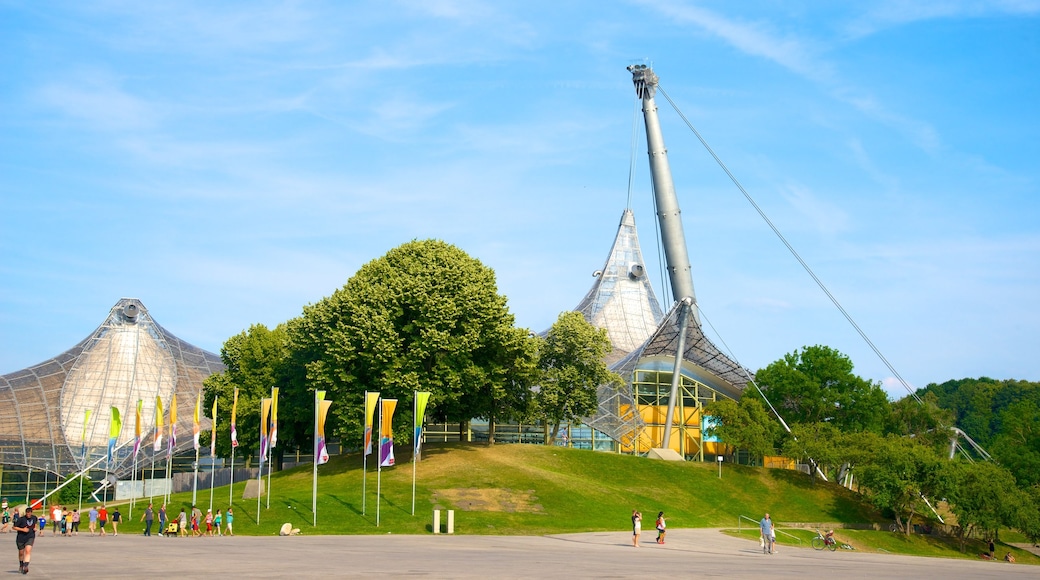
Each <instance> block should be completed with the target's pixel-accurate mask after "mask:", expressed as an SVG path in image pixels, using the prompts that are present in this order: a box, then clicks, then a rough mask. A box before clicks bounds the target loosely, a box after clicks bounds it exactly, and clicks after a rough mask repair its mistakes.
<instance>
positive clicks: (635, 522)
mask: <svg viewBox="0 0 1040 580" xmlns="http://www.w3.org/2000/svg"><path fill="white" fill-rule="evenodd" d="M642 527H643V514H641V513H639V510H632V545H633V546H635V547H636V548H638V547H639V534H640V532H642Z"/></svg>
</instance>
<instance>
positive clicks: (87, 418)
mask: <svg viewBox="0 0 1040 580" xmlns="http://www.w3.org/2000/svg"><path fill="white" fill-rule="evenodd" d="M90 411H91V410H90V409H86V411H85V412H84V413H83V437H81V438H80V440H79V446H80V450H79V451H80V455H82V456H83V457H84V458H86V456H87V423H90Z"/></svg>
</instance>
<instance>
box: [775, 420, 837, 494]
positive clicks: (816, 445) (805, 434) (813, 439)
mask: <svg viewBox="0 0 1040 580" xmlns="http://www.w3.org/2000/svg"><path fill="white" fill-rule="evenodd" d="M843 447H844V444H843V442H842V433H841V431H839V430H838V429H837V428H835V427H834V425H831V424H830V423H795V424H793V425H791V432H790V433H789V434H788V435H787V436H786V439H785V441H784V444H783V451H784V456H786V457H790V458H792V459H798V460H801V461H804V462H805V463H807V464H808V465H809V476H810V478H811V480H812V482H813V483H814V484H815V483H816V471H817V468H820V469H821V471H822V470H825V468H826V467H827V466H830V465H836V464H838V463H839V462H840V461H841V450H842V449H843Z"/></svg>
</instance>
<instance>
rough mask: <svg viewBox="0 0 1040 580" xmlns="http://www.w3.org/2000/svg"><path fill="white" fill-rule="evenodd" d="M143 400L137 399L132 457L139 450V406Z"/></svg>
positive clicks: (140, 406)
mask: <svg viewBox="0 0 1040 580" xmlns="http://www.w3.org/2000/svg"><path fill="white" fill-rule="evenodd" d="M143 405H144V402H143V401H141V399H137V421H136V423H135V424H134V457H137V452H138V451H140V450H141V408H142V406H143Z"/></svg>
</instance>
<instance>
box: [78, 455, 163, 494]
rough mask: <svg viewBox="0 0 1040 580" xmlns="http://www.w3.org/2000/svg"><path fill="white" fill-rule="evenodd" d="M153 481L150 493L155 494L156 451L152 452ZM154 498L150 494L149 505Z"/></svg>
mask: <svg viewBox="0 0 1040 580" xmlns="http://www.w3.org/2000/svg"><path fill="white" fill-rule="evenodd" d="M151 479H152V488H151V490H149V491H152V492H154V491H155V451H154V450H153V451H152V477H151ZM145 487H147V484H146V485H145ZM80 493H83V492H80ZM153 496H154V493H150V494H148V503H153V502H152V500H153Z"/></svg>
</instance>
